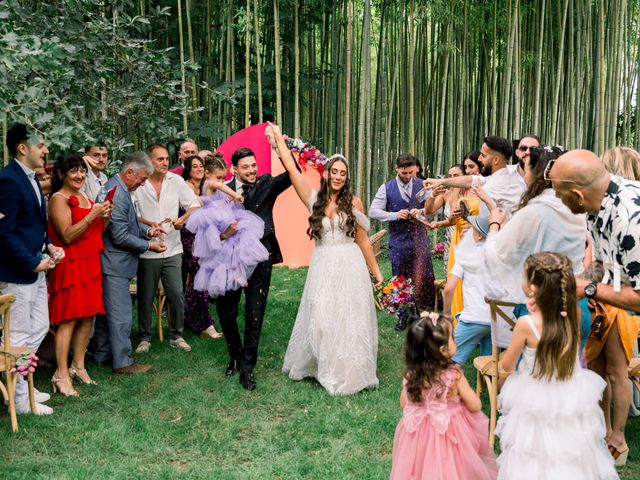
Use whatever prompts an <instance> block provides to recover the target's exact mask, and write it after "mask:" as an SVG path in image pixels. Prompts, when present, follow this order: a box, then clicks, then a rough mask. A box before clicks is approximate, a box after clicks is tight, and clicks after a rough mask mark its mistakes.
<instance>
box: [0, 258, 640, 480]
mask: <svg viewBox="0 0 640 480" xmlns="http://www.w3.org/2000/svg"><path fill="white" fill-rule="evenodd" d="M383 267H384V268H383V269H384V270H385V272H386V273H387V274H388V273H389V266H388V264H384V265H383ZM305 276H306V269H298V270H290V269H287V268H276V269H275V270H274V276H273V282H272V290H271V293H270V297H269V304H268V308H267V315H266V319H265V324H264V328H263V333H262V341H261V345H260V355H259V359H258V366H257V368H256V370H255V375H256V380H257V382H258V389H257V390H256V391H254V392H247V391H246V390H244V389H242V388H241V386H240V384H239V382H238V377H237V376H235V377H233V378H232V379H230V380H228V379H226V378H225V377H224V369H225V367H226V364H227V361H228V357H227V352H226V347H225V343H224V340H217V341H206V340H203V339H201V338H198V337H193V336H190V335H186V339H187V341H188V342H189V343H191V345H192V346H193V351H192V352H190V353H185V352H180V351H176V350H173V349H171V348H169V345H168V344H167V342H166V341H165V342H164V343H160V342H158V341H157V339H154V341H153V342H152V346H151V351H150V353H149V354H146V355H139V356H137V360H139V361H141V362H145V363H152V364H153V370H152V371H151V372H150V373H149V374H147V375H139V376H124V375H122V376H114V375H112V374H111V370H110V369H108V368H98V367H95V366H94V365H93V364H89V367H88V368H89V371H90V373H91V374H92V376H93V378H94V379H95V380H97V381H98V382H99V385H97V386H93V387H92V386H84V385H82V386H80V387H78V389H79V390H80V392H81V396H80V398H64V397H61V396H59V395H56V396H54V397H53V398H52V399H51V400H50V401H49V403H48V404H49V405H51V406H52V407H53V408H54V410H55V413H54V414H53V415H51V416H48V417H34V416H31V415H27V416H21V417H19V424H20V431H19V432H18V433H17V434H12V433H11V430H10V424H9V418H8V415H7V413H6V411H5V409H2V414H0V445H1V446H0V460H1V461H2V466H1V467H0V472H1V473H0V478H30V479H31V478H47V479H49V478H56V479H58V478H61V479H64V478H73V479H76V478H83V479H84V478H127V479H129V478H216V479H218V478H219V479H272V478H273V479H295V478H318V479H323V478H331V479H348V478H357V479H372V478H375V479H383V478H388V475H389V471H390V468H391V450H392V445H393V433H394V430H395V426H396V424H397V422H398V419H399V418H400V415H401V412H400V409H399V406H398V396H399V390H400V384H401V378H402V371H403V341H404V335H403V334H399V333H396V332H395V331H394V330H393V323H394V322H393V320H394V319H393V318H392V317H390V316H388V315H386V314H383V313H380V314H379V316H378V318H379V334H380V347H379V355H378V377H379V379H380V387H379V388H378V389H377V390H373V391H366V392H361V393H359V394H356V395H353V396H350V397H331V396H330V395H328V394H327V393H326V392H325V390H324V389H323V388H322V387H320V386H319V385H318V384H317V383H315V382H312V381H302V382H293V381H290V380H289V379H288V377H286V376H285V375H284V374H282V373H281V367H282V360H283V356H284V352H285V349H286V346H287V342H288V340H289V334H290V332H291V329H292V326H293V321H294V318H295V314H296V311H297V306H298V301H299V298H300V295H301V293H302V287H303V285H304V279H305ZM327 301H331V299H327ZM52 374H53V371H52V370H51V369H46V368H40V369H39V370H38V371H37V373H36V386H37V387H38V388H39V389H40V390H43V391H48V392H50V391H51V387H50V385H49V384H48V379H49V378H51V376H52ZM467 376H468V378H469V380H470V381H471V383H472V384H474V383H475V374H473V372H472V369H470V368H468V369H467ZM483 401H484V402H485V403H488V402H487V399H486V398H483ZM638 422H640V419H630V421H629V426H628V428H627V431H628V440H629V443H630V445H631V447H632V449H631V455H630V462H629V464H628V465H627V467H625V468H624V469H621V470H620V473H621V474H622V478H624V479H637V478H640V465H639V463H638V460H639V453H638V450H637V449H636V448H634V447H635V446H637V445H639V443H638V440H639V439H638V436H639V435H640V428H638V425H639V423H638Z"/></svg>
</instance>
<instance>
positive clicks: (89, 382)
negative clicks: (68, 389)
mask: <svg viewBox="0 0 640 480" xmlns="http://www.w3.org/2000/svg"><path fill="white" fill-rule="evenodd" d="M79 374H84V375H86V377H85V378H82V377H81V376H80V375H79ZM69 376H70V377H71V378H73V379H78V380H80V381H81V382H82V383H84V384H85V385H97V384H98V382H96V381H95V380H92V379H91V377H90V376H89V372H87V370H86V369H85V368H76V367H74V366H73V365H71V366H70V367H69ZM87 378H88V379H89V380H86V379H87Z"/></svg>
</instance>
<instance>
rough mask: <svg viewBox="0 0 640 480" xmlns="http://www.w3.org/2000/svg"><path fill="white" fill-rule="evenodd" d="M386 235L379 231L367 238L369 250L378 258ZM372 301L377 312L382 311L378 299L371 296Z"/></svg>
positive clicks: (383, 231)
mask: <svg viewBox="0 0 640 480" xmlns="http://www.w3.org/2000/svg"><path fill="white" fill-rule="evenodd" d="M386 234H387V231H386V230H380V231H379V232H376V233H374V234H373V235H371V236H370V237H369V242H370V243H371V248H373V254H374V255H375V256H376V257H378V256H379V255H380V252H382V239H383V238H384V236H385V235H386ZM373 301H374V303H375V304H376V308H377V309H378V310H382V305H380V302H378V297H376V295H375V294H374V295H373Z"/></svg>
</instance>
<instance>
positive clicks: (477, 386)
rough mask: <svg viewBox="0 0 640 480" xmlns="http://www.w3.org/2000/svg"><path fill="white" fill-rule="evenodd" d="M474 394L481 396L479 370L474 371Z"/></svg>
mask: <svg viewBox="0 0 640 480" xmlns="http://www.w3.org/2000/svg"><path fill="white" fill-rule="evenodd" d="M476 394H477V395H478V396H480V395H482V374H481V373H480V370H476Z"/></svg>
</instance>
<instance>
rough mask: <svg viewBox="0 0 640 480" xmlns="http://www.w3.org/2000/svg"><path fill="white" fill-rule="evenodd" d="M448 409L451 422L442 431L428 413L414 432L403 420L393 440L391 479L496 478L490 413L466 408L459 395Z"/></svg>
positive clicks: (474, 479)
mask: <svg viewBox="0 0 640 480" xmlns="http://www.w3.org/2000/svg"><path fill="white" fill-rule="evenodd" d="M425 408H426V407H425ZM447 410H448V412H447V413H448V415H450V419H449V425H448V427H447V430H446V431H445V432H444V433H442V434H441V433H438V432H437V431H436V429H435V428H434V427H433V425H432V424H431V422H430V420H429V417H428V416H426V417H425V418H423V419H422V421H421V422H420V424H419V426H418V427H417V429H416V430H415V431H413V432H410V431H408V429H407V427H406V424H405V422H404V421H402V420H401V421H400V423H399V424H398V426H397V427H396V434H395V437H394V441H393V467H392V469H391V480H409V479H412V480H493V479H495V478H496V470H497V469H496V457H495V454H494V453H493V450H491V448H489V441H488V436H487V432H488V431H489V420H488V419H487V416H486V415H485V414H484V413H482V412H470V411H469V410H467V408H466V407H465V406H464V404H463V403H462V402H461V401H460V397H454V399H451V400H449V402H448V405H447Z"/></svg>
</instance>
